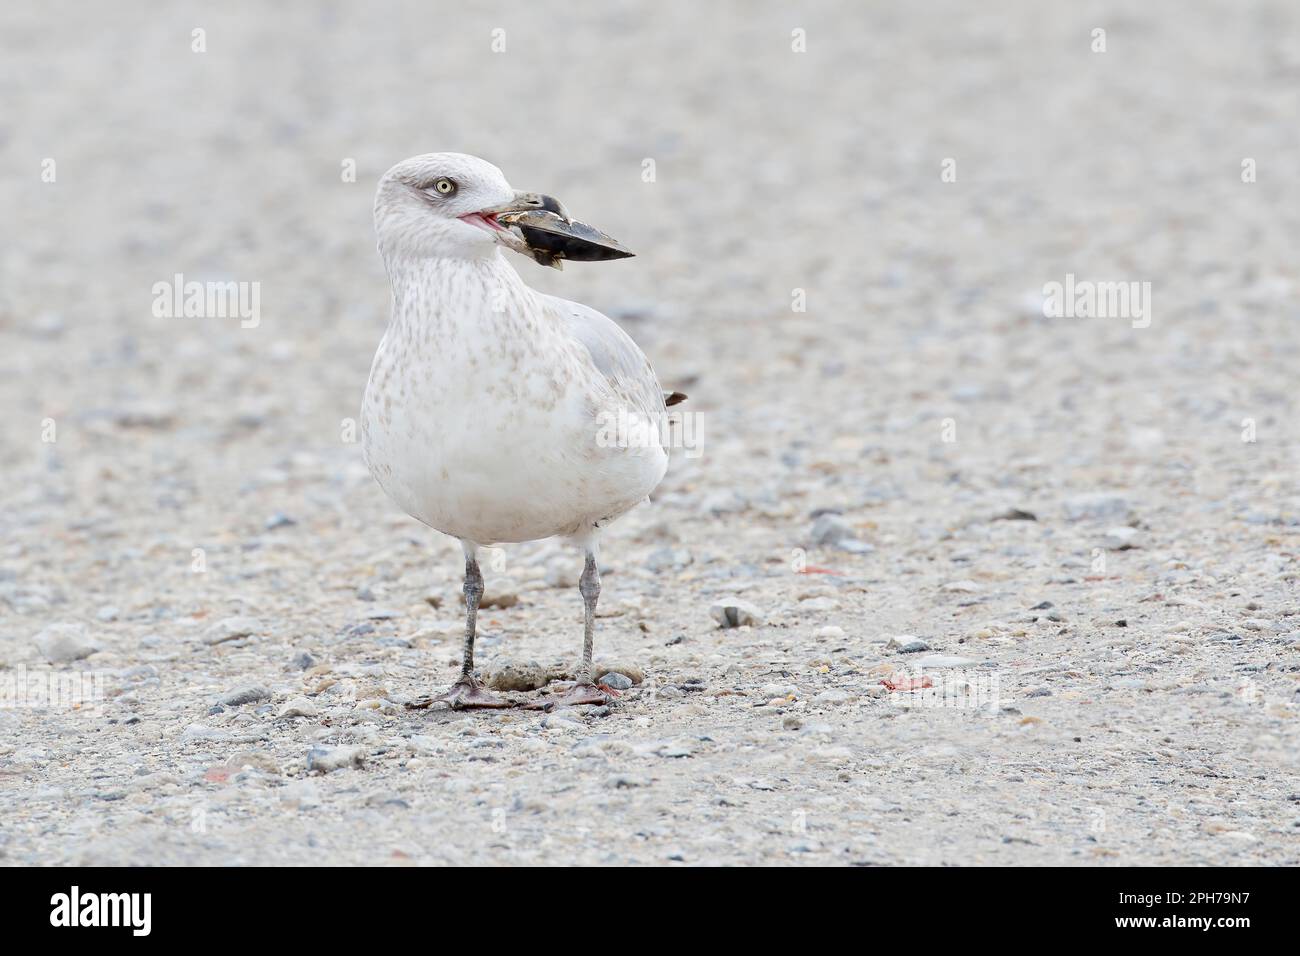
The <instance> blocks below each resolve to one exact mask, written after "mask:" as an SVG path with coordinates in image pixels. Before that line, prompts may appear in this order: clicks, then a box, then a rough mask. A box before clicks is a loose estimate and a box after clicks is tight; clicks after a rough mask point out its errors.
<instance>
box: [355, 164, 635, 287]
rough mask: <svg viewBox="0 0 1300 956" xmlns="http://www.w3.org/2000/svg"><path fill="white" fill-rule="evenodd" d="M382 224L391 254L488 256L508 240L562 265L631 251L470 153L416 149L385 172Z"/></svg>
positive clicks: (378, 220) (378, 225)
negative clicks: (565, 260) (513, 183)
mask: <svg viewBox="0 0 1300 956" xmlns="http://www.w3.org/2000/svg"><path fill="white" fill-rule="evenodd" d="M375 232H376V233H377V235H378V237H379V251H380V252H381V253H382V254H383V255H384V256H385V257H389V256H394V255H405V256H408V257H412V258H419V259H432V258H452V259H481V258H486V257H489V256H492V255H495V254H496V250H497V248H498V247H505V248H507V249H512V250H514V251H515V252H518V253H521V254H523V255H526V256H528V257H529V258H531V259H535V260H536V261H537V262H540V263H542V264H543V265H550V266H554V267H555V268H557V269H558V268H560V263H559V260H560V259H563V258H571V259H619V258H624V257H626V256H630V255H631V253H630V252H628V251H627V250H626V249H624V248H623V247H622V246H620V245H619V244H618V243H617V242H615V241H614V240H612V239H610V238H609V237H608V236H606V235H604V233H601V232H599V231H598V230H596V229H593V228H591V227H590V226H587V225H586V224H585V223H579V222H575V221H574V220H573V219H572V218H571V217H570V216H569V214H568V212H567V210H565V208H564V206H563V205H562V204H561V203H560V201H559V200H558V199H555V198H553V197H551V196H547V195H545V194H544V193H533V192H523V191H521V190H517V189H513V188H511V186H510V184H509V183H508V182H506V178H505V176H504V175H502V173H501V170H499V169H497V167H495V166H493V165H492V164H491V163H489V162H487V161H486V160H483V159H479V158H478V157H477V156H469V155H466V154H465V153H426V154H424V155H423V156H412V157H411V158H410V159H404V160H402V161H401V162H400V163H398V164H397V165H396V166H394V167H393V168H392V169H390V170H389V171H388V172H386V173H385V174H384V176H383V178H382V179H380V181H379V191H378V193H377V194H376V195H375Z"/></svg>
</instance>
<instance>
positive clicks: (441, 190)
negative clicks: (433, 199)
mask: <svg viewBox="0 0 1300 956" xmlns="http://www.w3.org/2000/svg"><path fill="white" fill-rule="evenodd" d="M433 189H434V192H436V193H437V194H438V195H439V196H450V195H451V194H452V193H454V192H455V191H456V184H455V183H453V182H452V181H451V180H450V179H439V180H436V181H435V182H434V184H433Z"/></svg>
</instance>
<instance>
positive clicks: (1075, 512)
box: [1064, 492, 1133, 521]
mask: <svg viewBox="0 0 1300 956" xmlns="http://www.w3.org/2000/svg"><path fill="white" fill-rule="evenodd" d="M1064 506H1065V516H1066V518H1068V519H1069V520H1071V521H1107V520H1110V521H1125V520H1127V519H1128V517H1129V515H1130V513H1131V512H1132V510H1133V509H1132V506H1131V505H1130V504H1129V501H1128V499H1127V498H1125V497H1124V496H1123V495H1117V494H1113V493H1111V492H1090V493H1088V494H1082V495H1074V496H1072V497H1070V498H1066V499H1065V502H1064Z"/></svg>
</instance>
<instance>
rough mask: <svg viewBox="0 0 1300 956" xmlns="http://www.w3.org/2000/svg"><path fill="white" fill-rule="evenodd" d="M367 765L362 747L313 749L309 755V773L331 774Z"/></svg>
mask: <svg viewBox="0 0 1300 956" xmlns="http://www.w3.org/2000/svg"><path fill="white" fill-rule="evenodd" d="M364 764H365V753H364V751H362V749H361V748H360V747H313V748H312V749H311V750H310V751H308V753H307V772H308V773H330V772H332V771H334V770H343V769H346V768H348V767H361V766H364Z"/></svg>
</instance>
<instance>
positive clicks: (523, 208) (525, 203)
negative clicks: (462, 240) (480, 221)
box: [483, 191, 570, 222]
mask: <svg viewBox="0 0 1300 956" xmlns="http://www.w3.org/2000/svg"><path fill="white" fill-rule="evenodd" d="M539 210H540V211H541V212H549V213H554V214H555V215H556V216H559V217H560V218H561V219H563V220H564V221H565V222H569V221H570V217H569V211H568V210H567V209H565V208H564V204H563V203H562V202H560V201H559V200H558V199H556V198H555V197H554V196H547V195H546V194H544V193H526V192H520V191H516V192H515V198H514V199H512V200H510V202H508V203H505V204H503V205H500V206H493V207H492V208H491V209H484V210H483V215H485V216H508V215H510V214H512V213H521V212H538V211H539Z"/></svg>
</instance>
